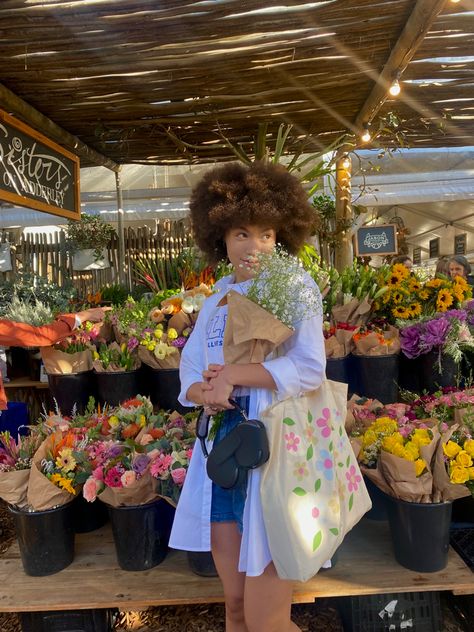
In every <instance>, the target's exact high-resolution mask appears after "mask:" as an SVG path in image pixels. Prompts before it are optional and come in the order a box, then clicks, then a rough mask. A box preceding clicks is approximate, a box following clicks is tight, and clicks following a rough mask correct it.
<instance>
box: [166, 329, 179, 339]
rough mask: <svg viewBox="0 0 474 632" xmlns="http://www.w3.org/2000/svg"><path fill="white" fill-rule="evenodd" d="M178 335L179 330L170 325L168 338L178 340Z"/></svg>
mask: <svg viewBox="0 0 474 632" xmlns="http://www.w3.org/2000/svg"><path fill="white" fill-rule="evenodd" d="M177 337H178V332H177V331H176V329H173V327H170V328H169V329H168V340H176V338H177Z"/></svg>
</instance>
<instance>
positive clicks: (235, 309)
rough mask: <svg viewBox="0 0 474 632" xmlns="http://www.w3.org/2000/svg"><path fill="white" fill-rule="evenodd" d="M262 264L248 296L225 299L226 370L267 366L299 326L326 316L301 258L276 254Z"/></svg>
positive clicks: (278, 251)
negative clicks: (237, 366) (232, 366)
mask: <svg viewBox="0 0 474 632" xmlns="http://www.w3.org/2000/svg"><path fill="white" fill-rule="evenodd" d="M257 258H258V264H257V269H256V272H255V276H254V278H253V279H252V281H251V283H250V286H249V289H248V292H247V295H246V296H243V295H241V294H238V293H237V292H235V291H233V290H230V291H229V292H228V293H227V295H226V299H227V304H228V317H227V324H226V329H225V334H224V359H225V362H226V364H246V363H258V362H263V361H264V359H265V357H266V356H267V355H268V354H269V353H270V352H271V351H273V349H275V347H277V346H278V345H280V344H281V343H282V342H284V341H285V340H287V339H288V338H289V337H290V336H291V335H292V334H293V332H294V330H295V327H296V325H297V323H299V322H301V321H303V320H305V319H307V318H311V317H312V316H314V315H316V314H318V313H319V314H322V306H321V299H320V295H319V291H318V290H317V288H316V286H315V284H314V283H313V281H312V280H311V278H310V277H309V275H308V274H307V273H306V272H305V271H304V269H303V267H302V266H301V264H300V262H299V260H298V259H297V258H296V257H293V256H291V255H289V254H288V253H286V252H285V251H283V250H281V249H278V248H276V249H275V250H273V251H272V252H270V253H260V254H259V255H257Z"/></svg>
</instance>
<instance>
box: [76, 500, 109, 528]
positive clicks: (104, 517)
mask: <svg viewBox="0 0 474 632" xmlns="http://www.w3.org/2000/svg"><path fill="white" fill-rule="evenodd" d="M72 512H73V518H74V531H75V532H76V533H89V532H90V531H95V530H96V529H100V527H103V526H104V524H105V523H106V522H107V521H108V519H109V512H108V511H107V507H106V506H105V505H104V503H102V502H100V500H95V501H94V502H92V503H90V502H88V501H87V500H86V499H85V498H84V496H82V495H80V496H78V497H77V498H76V499H75V500H74V501H73V503H72Z"/></svg>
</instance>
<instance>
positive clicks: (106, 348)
mask: <svg viewBox="0 0 474 632" xmlns="http://www.w3.org/2000/svg"><path fill="white" fill-rule="evenodd" d="M93 358H94V362H93V367H94V370H95V371H97V372H98V373H103V372H108V373H113V372H121V371H133V370H134V369H138V367H139V366H140V364H141V362H140V358H139V357H138V354H137V352H136V350H135V348H133V347H131V346H130V344H127V343H125V342H123V343H122V344H120V345H119V344H118V342H111V343H110V344H104V343H103V344H101V345H100V346H99V348H98V349H97V351H94V352H93Z"/></svg>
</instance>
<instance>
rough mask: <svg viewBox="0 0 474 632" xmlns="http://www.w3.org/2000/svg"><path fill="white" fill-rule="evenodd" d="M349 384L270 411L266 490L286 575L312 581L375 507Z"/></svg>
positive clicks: (271, 531) (277, 557)
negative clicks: (353, 431) (350, 413)
mask: <svg viewBox="0 0 474 632" xmlns="http://www.w3.org/2000/svg"><path fill="white" fill-rule="evenodd" d="M346 408H347V385H346V384H342V383H340V382H332V381H330V380H325V381H324V382H323V383H322V385H321V386H320V387H319V388H318V389H317V390H315V391H311V392H308V393H305V394H303V395H302V396H301V397H291V398H288V399H285V400H283V401H281V402H278V403H276V404H273V405H272V406H270V407H269V408H267V409H266V410H264V411H263V413H262V415H261V417H260V418H261V420H262V421H263V423H264V424H265V427H266V429H267V433H268V438H269V443H270V460H269V461H268V462H267V463H266V464H265V465H264V466H263V467H262V470H261V484H260V492H261V499H262V507H263V518H264V522H265V529H266V532H267V537H268V542H269V546H270V551H271V554H272V558H273V563H274V564H275V568H276V570H277V573H278V576H279V577H280V578H281V579H290V580H298V581H307V580H308V579H309V578H310V577H312V576H313V575H315V573H317V572H318V570H319V569H320V568H321V566H322V565H323V564H324V563H325V562H326V561H327V560H329V559H330V558H331V556H332V555H333V554H334V552H335V551H336V549H337V548H338V546H339V545H340V544H341V542H342V540H343V539H344V536H345V535H346V533H348V532H349V531H350V530H351V529H352V527H353V526H354V525H355V524H357V522H358V521H359V520H360V519H361V518H362V516H363V515H364V514H365V513H366V512H367V511H368V510H369V509H370V508H371V502H370V498H369V495H368V493H367V489H366V487H365V485H364V482H363V480H362V475H361V472H360V470H359V466H358V464H357V460H356V458H355V456H354V453H353V451H352V448H351V444H350V442H349V438H348V436H347V433H346V431H345V428H344V421H345V418H346Z"/></svg>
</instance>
